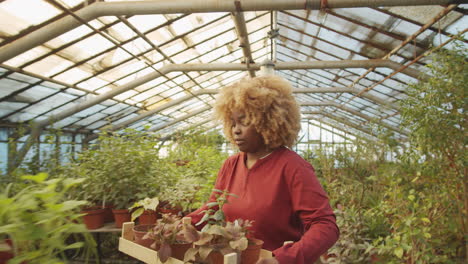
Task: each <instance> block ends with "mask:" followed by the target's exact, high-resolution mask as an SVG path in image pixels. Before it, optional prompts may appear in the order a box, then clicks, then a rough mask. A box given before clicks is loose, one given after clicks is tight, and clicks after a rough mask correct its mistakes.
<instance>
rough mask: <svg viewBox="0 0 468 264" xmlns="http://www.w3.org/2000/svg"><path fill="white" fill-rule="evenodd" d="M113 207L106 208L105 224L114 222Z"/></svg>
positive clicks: (107, 206)
mask: <svg viewBox="0 0 468 264" xmlns="http://www.w3.org/2000/svg"><path fill="white" fill-rule="evenodd" d="M113 208H114V206H113V205H110V204H109V205H106V206H104V223H111V222H114V214H112V209H113Z"/></svg>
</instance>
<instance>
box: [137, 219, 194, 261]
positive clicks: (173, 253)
mask: <svg viewBox="0 0 468 264" xmlns="http://www.w3.org/2000/svg"><path fill="white" fill-rule="evenodd" d="M194 234H195V235H196V234H197V231H196V229H195V227H193V226H192V224H191V223H190V221H188V223H185V222H184V221H182V219H181V218H180V217H179V216H176V215H172V214H163V215H162V218H161V219H158V220H157V222H156V225H154V227H153V228H151V229H150V230H149V231H148V232H147V233H146V234H145V235H144V236H143V237H142V240H143V241H142V242H144V243H145V244H146V243H151V244H150V245H149V247H150V248H153V249H155V250H156V251H157V252H158V257H159V259H160V260H161V261H162V262H165V261H166V260H167V259H168V258H169V257H174V258H176V259H179V260H183V259H184V255H185V252H186V251H187V250H188V249H189V248H190V247H191V246H192V244H191V242H189V240H190V241H191V240H195V239H196V238H197V237H195V238H193V237H188V236H191V235H194Z"/></svg>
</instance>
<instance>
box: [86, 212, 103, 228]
mask: <svg viewBox="0 0 468 264" xmlns="http://www.w3.org/2000/svg"><path fill="white" fill-rule="evenodd" d="M81 212H82V213H83V214H85V215H83V222H84V224H85V225H86V228H88V229H98V228H100V227H102V226H104V217H105V209H102V208H99V207H94V208H89V209H84V210H82V211H81Z"/></svg>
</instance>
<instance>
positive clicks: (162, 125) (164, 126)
mask: <svg viewBox="0 0 468 264" xmlns="http://www.w3.org/2000/svg"><path fill="white" fill-rule="evenodd" d="M210 109H211V107H209V106H205V107H203V108H200V109H199V110H197V111H194V112H192V113H190V114H187V115H184V116H182V117H179V118H177V119H174V120H172V121H169V122H167V123H164V124H161V125H158V126H155V127H152V128H150V129H149V130H148V131H150V132H155V131H158V130H161V129H163V128H166V127H168V126H172V125H174V124H175V123H178V122H181V121H184V120H185V119H188V118H190V117H193V116H196V115H198V114H201V113H203V112H205V111H208V110H210Z"/></svg>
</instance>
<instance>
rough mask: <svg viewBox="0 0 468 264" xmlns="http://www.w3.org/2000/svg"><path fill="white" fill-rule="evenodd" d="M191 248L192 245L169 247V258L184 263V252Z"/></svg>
mask: <svg viewBox="0 0 468 264" xmlns="http://www.w3.org/2000/svg"><path fill="white" fill-rule="evenodd" d="M191 247H192V243H187V244H174V245H171V250H172V254H171V255H172V256H171V257H173V258H176V259H178V260H182V261H184V256H185V252H187V250H188V249H189V248H191Z"/></svg>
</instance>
